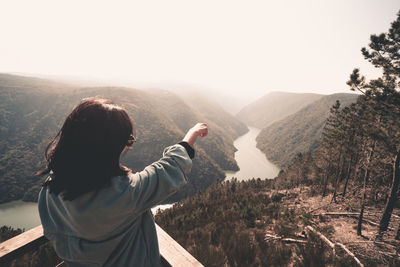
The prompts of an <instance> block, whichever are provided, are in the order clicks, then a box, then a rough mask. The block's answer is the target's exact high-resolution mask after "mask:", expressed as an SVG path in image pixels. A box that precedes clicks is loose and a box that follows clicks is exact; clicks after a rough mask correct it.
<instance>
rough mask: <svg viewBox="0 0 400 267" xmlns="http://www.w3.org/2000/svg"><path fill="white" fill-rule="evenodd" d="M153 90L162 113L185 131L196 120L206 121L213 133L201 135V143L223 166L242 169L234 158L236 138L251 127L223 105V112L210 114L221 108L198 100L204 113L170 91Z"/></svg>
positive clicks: (198, 143) (199, 142)
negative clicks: (208, 114) (202, 136)
mask: <svg viewBox="0 0 400 267" xmlns="http://www.w3.org/2000/svg"><path fill="white" fill-rule="evenodd" d="M151 92H152V93H153V94H154V95H155V96H156V97H155V98H154V101H155V106H156V107H157V109H158V110H159V112H160V113H162V114H164V115H166V116H167V117H168V118H169V119H171V120H172V122H173V123H174V124H175V125H176V126H177V127H178V128H179V129H180V130H181V131H183V132H186V131H187V130H188V129H189V128H190V127H192V126H193V125H194V124H195V123H196V122H199V121H204V122H206V123H207V124H208V127H209V129H210V131H209V135H208V136H207V138H204V139H202V138H199V139H198V142H197V146H198V147H200V148H202V149H204V150H205V151H206V152H207V154H208V155H209V157H211V158H212V159H213V160H214V161H216V162H218V164H219V166H220V167H221V168H222V169H224V170H233V171H236V170H238V169H239V167H238V166H237V163H236V161H235V158H234V152H235V147H234V146H233V140H234V138H236V137H237V136H239V135H241V134H242V132H243V130H247V127H246V126H245V125H244V124H243V123H241V122H239V121H238V120H237V119H235V118H234V117H233V116H232V115H229V114H228V113H227V112H225V111H223V110H222V109H221V108H219V110H218V112H219V113H217V112H214V113H215V114H214V116H207V113H210V112H213V111H212V110H213V109H218V106H216V105H213V104H212V103H209V102H206V101H205V100H203V101H196V103H200V104H201V105H202V109H201V110H203V111H204V112H203V113H205V114H206V115H204V114H202V113H200V112H201V111H200V109H198V108H194V106H193V105H192V104H189V103H188V104H187V102H186V101H183V100H182V99H180V98H179V97H178V96H177V95H175V94H173V93H171V92H169V91H164V90H152V91H151ZM200 114H201V115H200ZM231 121H234V122H235V123H232V124H233V126H232V125H229V123H230V122H231Z"/></svg>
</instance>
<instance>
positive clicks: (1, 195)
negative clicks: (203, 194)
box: [0, 74, 237, 203]
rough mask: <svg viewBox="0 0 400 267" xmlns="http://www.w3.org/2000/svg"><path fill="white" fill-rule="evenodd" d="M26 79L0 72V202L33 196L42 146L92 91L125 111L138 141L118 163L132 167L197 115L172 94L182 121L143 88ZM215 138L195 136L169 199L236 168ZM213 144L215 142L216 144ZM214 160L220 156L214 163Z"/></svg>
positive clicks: (227, 143)
mask: <svg viewBox="0 0 400 267" xmlns="http://www.w3.org/2000/svg"><path fill="white" fill-rule="evenodd" d="M30 79H31V78H29V77H20V76H14V75H6V74H3V75H1V76H0V88H1V91H0V94H1V95H0V96H1V97H0V125H1V127H0V152H1V157H0V184H1V185H2V186H1V187H0V203H1V202H7V201H11V200H15V199H20V198H23V199H25V200H35V199H36V196H37V193H38V190H39V189H40V184H41V181H42V180H43V177H37V176H34V175H33V174H34V173H35V172H36V171H37V170H39V169H41V168H43V167H44V166H45V162H44V150H45V148H46V145H47V144H48V142H49V141H50V140H51V138H53V137H54V136H55V135H56V133H57V131H58V130H59V128H60V127H61V125H62V123H63V122H64V120H65V117H66V116H67V114H68V113H69V112H70V111H71V110H72V108H73V107H74V106H75V105H76V104H77V103H79V101H80V100H81V99H82V98H85V97H91V96H97V95H98V96H103V97H106V98H111V99H112V100H114V101H115V102H116V103H118V104H121V105H122V106H124V107H125V108H126V109H127V110H128V112H129V114H130V115H131V117H132V118H133V120H134V122H135V126H136V130H137V138H138V142H137V143H136V144H135V145H134V148H133V151H128V152H127V153H125V154H124V155H123V156H122V162H124V163H125V164H127V165H128V166H129V167H131V168H133V169H134V170H136V171H137V170H140V169H142V168H143V167H145V166H146V165H148V164H150V163H151V162H153V161H155V160H157V159H159V158H160V156H161V154H162V151H163V149H164V148H165V147H166V146H169V145H172V144H174V143H176V142H178V141H179V140H181V138H182V137H183V135H184V133H185V131H186V130H188V129H189V127H191V126H193V125H192V123H194V122H197V121H195V120H198V119H199V120H200V119H202V116H201V115H200V114H197V113H196V112H194V111H193V110H191V108H190V107H188V106H187V105H186V104H185V103H184V102H183V101H182V100H180V99H179V98H178V97H177V96H173V97H172V98H174V99H175V100H176V101H177V102H179V104H178V105H176V106H173V109H175V110H176V112H177V114H179V112H180V113H181V114H185V113H186V112H189V113H190V114H191V116H190V120H189V121H187V124H186V125H184V124H181V122H182V120H179V119H177V118H174V117H173V116H172V114H171V113H169V112H163V109H162V108H161V107H160V106H157V102H159V101H162V98H160V99H157V96H156V95H154V94H150V93H146V92H144V91H140V90H135V89H130V88H116V87H101V88H98V87H94V88H80V89H76V87H69V86H65V87H62V84H58V83H54V82H49V86H47V87H46V82H45V80H42V79H36V78H32V81H33V83H34V86H33V87H32V88H30V87H29V80H30ZM37 81H39V83H38V84H37V85H36V84H35V83H36V82H37ZM156 100H157V101H156ZM164 111H165V109H164ZM209 123H211V124H212V123H213V122H212V121H210V122H209ZM215 128H216V129H217V126H215ZM218 137H219V138H221V139H222V140H223V141H222V142H220V141H221V140H214V139H213V138H210V141H208V143H203V142H202V140H199V143H198V145H197V148H196V158H195V160H194V165H193V169H192V172H191V175H190V176H189V183H188V184H187V185H185V187H183V188H182V190H181V191H180V192H178V193H177V195H175V196H174V199H178V198H181V197H184V196H186V195H188V194H192V193H194V192H196V191H198V190H203V189H205V188H207V187H208V186H209V185H210V184H211V183H213V182H214V181H215V180H216V179H223V178H224V176H225V175H224V172H223V170H222V168H228V169H232V170H234V169H235V168H237V165H236V162H234V161H232V159H233V156H231V157H229V155H233V150H234V147H233V141H232V138H231V137H230V136H227V135H225V136H224V135H222V136H218ZM204 140H205V139H204ZM216 143H220V144H219V146H216V145H215V144H216ZM215 148H218V150H220V155H219V157H217V156H216V155H214V150H213V149H215ZM210 155H212V156H213V158H212V157H210ZM225 156H226V158H227V159H225ZM218 158H220V159H221V158H224V160H220V161H218V162H216V159H218Z"/></svg>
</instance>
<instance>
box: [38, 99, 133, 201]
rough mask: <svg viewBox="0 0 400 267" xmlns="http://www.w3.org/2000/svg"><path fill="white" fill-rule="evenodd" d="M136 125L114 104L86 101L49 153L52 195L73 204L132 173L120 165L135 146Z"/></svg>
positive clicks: (65, 125) (46, 171)
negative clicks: (78, 199)
mask: <svg viewBox="0 0 400 267" xmlns="http://www.w3.org/2000/svg"><path fill="white" fill-rule="evenodd" d="M134 140H135V139H134V135H133V124H132V121H131V119H130V118H129V115H128V113H127V112H126V111H125V110H124V109H123V108H121V107H119V106H117V105H115V104H114V103H113V102H112V101H110V100H107V99H102V98H86V99H83V100H82V101H81V103H80V104H79V105H77V106H76V107H75V108H74V109H73V111H72V112H71V114H69V115H68V117H67V118H66V120H65V122H64V124H63V126H62V128H61V130H60V131H59V132H58V134H57V136H56V137H55V138H54V139H53V140H52V141H51V142H50V143H49V145H48V147H47V149H46V153H45V155H46V160H47V163H48V165H47V168H46V169H45V170H43V171H41V172H39V174H45V173H49V172H53V176H52V177H53V178H52V180H50V181H49V182H47V183H46V184H48V185H49V186H50V191H51V192H52V193H55V194H60V193H61V194H62V196H63V198H64V199H66V200H72V199H74V198H76V197H78V196H80V195H82V194H84V193H86V192H90V191H94V190H97V189H100V188H102V187H105V186H107V185H108V184H109V181H110V179H111V178H112V177H113V176H120V175H126V174H127V173H128V172H129V169H128V168H126V167H125V166H122V165H121V164H120V163H119V158H120V155H121V152H122V151H123V150H124V148H125V147H127V146H128V147H129V146H132V144H133V141H134Z"/></svg>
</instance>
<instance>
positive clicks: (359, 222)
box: [357, 141, 376, 235]
mask: <svg viewBox="0 0 400 267" xmlns="http://www.w3.org/2000/svg"><path fill="white" fill-rule="evenodd" d="M375 144H376V141H374V142H373V143H372V145H371V148H370V151H369V154H368V158H367V164H366V167H367V169H366V171H365V174H364V182H363V194H362V197H361V210H360V216H359V217H358V224H357V235H362V233H361V229H362V221H363V216H364V209H365V198H366V196H367V182H368V179H369V173H370V164H371V161H372V157H373V156H374V150H375Z"/></svg>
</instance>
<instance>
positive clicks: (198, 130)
mask: <svg viewBox="0 0 400 267" xmlns="http://www.w3.org/2000/svg"><path fill="white" fill-rule="evenodd" d="M207 134H208V126H207V123H197V124H196V125H195V126H193V127H192V128H190V129H189V131H188V132H187V133H186V135H185V137H184V138H183V141H185V142H187V143H188V144H189V145H190V146H193V145H194V143H196V140H197V137H198V136H200V137H204V136H206V135H207Z"/></svg>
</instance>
